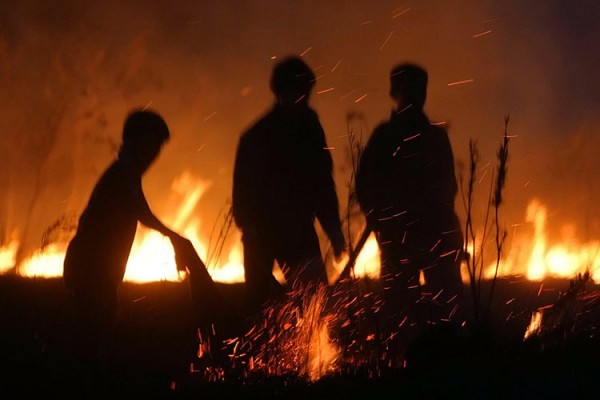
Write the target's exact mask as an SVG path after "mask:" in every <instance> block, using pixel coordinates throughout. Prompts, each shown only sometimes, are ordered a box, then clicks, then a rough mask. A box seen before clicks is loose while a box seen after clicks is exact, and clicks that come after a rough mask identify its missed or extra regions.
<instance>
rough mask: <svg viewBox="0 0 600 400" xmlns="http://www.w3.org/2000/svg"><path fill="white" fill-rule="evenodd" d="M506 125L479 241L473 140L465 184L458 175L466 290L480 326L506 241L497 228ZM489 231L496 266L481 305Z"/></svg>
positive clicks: (504, 168) (476, 151)
mask: <svg viewBox="0 0 600 400" xmlns="http://www.w3.org/2000/svg"><path fill="white" fill-rule="evenodd" d="M508 122H509V116H508V115H507V116H506V117H505V119H504V135H503V141H502V144H501V145H500V149H499V150H498V153H497V160H498V164H497V167H496V169H495V170H494V172H493V173H492V179H491V186H490V191H489V194H488V202H487V206H486V208H485V213H484V216H483V226H482V227H481V230H480V232H481V238H479V237H478V233H477V232H478V230H477V228H476V227H475V226H474V212H475V211H474V200H475V183H476V182H477V181H478V179H479V178H478V176H477V169H478V166H479V162H480V155H479V149H478V146H477V143H476V142H475V141H473V140H471V141H469V177H468V180H467V181H466V192H465V188H464V187H465V181H464V179H463V177H462V175H461V176H460V178H459V181H460V187H461V194H462V199H463V205H464V207H465V214H466V218H465V244H464V251H465V253H466V254H467V255H468V256H467V258H466V261H467V270H468V273H469V287H470V292H471V297H472V301H473V316H474V319H475V323H476V324H480V323H482V322H484V321H482V318H484V319H485V321H488V319H489V317H490V312H491V307H492V302H493V295H494V289H495V285H496V281H497V278H498V270H499V267H500V261H501V257H502V250H503V247H504V242H505V239H506V229H505V228H502V227H501V225H502V224H501V222H500V206H501V205H502V203H503V200H504V199H503V191H504V187H505V184H506V177H507V172H508V156H509V151H508V143H509V135H508ZM492 209H493V211H494V218H493V219H492V220H491V221H490V214H491V211H492ZM492 230H493V234H494V243H495V251H496V264H495V271H494V276H493V278H492V282H491V288H490V291H489V295H488V300H487V304H483V302H482V287H483V285H482V278H483V274H484V268H485V256H484V255H485V250H486V244H487V238H488V235H489V234H490V233H491V231H492Z"/></svg>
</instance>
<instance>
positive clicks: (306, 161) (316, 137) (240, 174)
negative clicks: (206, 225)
mask: <svg viewBox="0 0 600 400" xmlns="http://www.w3.org/2000/svg"><path fill="white" fill-rule="evenodd" d="M314 82H315V76H314V73H313V72H312V70H311V69H310V68H309V67H308V66H307V65H306V64H305V63H304V61H302V60H301V59H300V58H296V57H289V58H286V59H284V60H282V61H281V62H279V63H278V64H277V65H276V66H275V68H274V70H273V74H272V77H271V90H272V91H273V93H274V95H275V97H276V102H275V105H274V106H273V108H272V109H271V110H269V111H268V112H267V113H266V115H264V116H263V117H262V118H260V120H259V121H258V122H256V124H254V125H253V126H252V127H250V128H249V129H248V130H247V131H246V132H245V133H243V135H242V136H241V138H240V141H239V144H238V149H237V155H236V161H235V171H234V177H233V215H234V218H235V222H236V224H237V226H238V227H239V228H240V229H241V231H242V242H243V246H244V267H245V279H246V287H247V290H248V294H249V300H250V302H251V303H252V306H254V307H256V306H259V305H261V304H263V303H264V302H265V301H267V300H271V299H274V298H277V297H278V295H279V294H281V293H284V292H285V291H283V290H282V287H281V285H280V284H279V283H278V282H277V280H276V279H275V278H274V276H273V274H272V269H273V264H274V261H275V260H276V261H277V262H278V263H279V265H280V266H281V267H282V269H283V271H284V273H285V275H286V280H287V281H288V283H289V282H292V284H293V283H294V282H300V283H302V284H304V285H305V286H306V285H308V284H309V283H315V282H324V283H327V273H326V269H325V266H324V261H323V256H322V254H321V250H320V246H319V239H318V236H317V232H316V230H315V218H316V219H318V221H319V222H320V224H321V226H322V227H323V229H324V231H325V233H326V234H327V236H328V238H329V240H330V241H331V244H332V246H333V251H334V255H335V256H336V257H339V256H340V255H341V253H342V252H343V250H344V247H345V241H344V236H343V233H342V230H341V223H340V216H339V204H338V198H337V194H336V190H335V184H334V180H333V177H332V158H331V155H330V153H329V150H328V149H327V143H326V140H325V133H324V132H323V128H322V127H321V123H320V121H319V118H318V116H317V114H316V113H315V111H313V110H312V109H311V108H310V107H309V105H308V100H309V97H310V94H311V91H312V88H313V86H314Z"/></svg>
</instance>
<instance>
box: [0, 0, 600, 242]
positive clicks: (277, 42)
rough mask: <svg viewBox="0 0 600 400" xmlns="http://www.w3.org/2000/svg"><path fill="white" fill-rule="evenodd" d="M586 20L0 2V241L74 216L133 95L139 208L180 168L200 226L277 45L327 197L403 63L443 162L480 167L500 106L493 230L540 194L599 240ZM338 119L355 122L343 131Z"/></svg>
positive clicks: (222, 187) (340, 7)
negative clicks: (321, 144) (298, 60)
mask: <svg viewBox="0 0 600 400" xmlns="http://www.w3.org/2000/svg"><path fill="white" fill-rule="evenodd" d="M599 17H600V3H598V2H597V1H596V0H577V1H568V0H551V1H547V0H520V1H518V0H509V1H507V0H496V1H493V0H484V1H481V0H419V1H417V0H413V1H409V0H405V1H397V0H394V1H387V0H382V1H377V2H374V1H362V0H360V1H341V0H329V1H316V0H315V1H275V0H271V1H266V0H258V1H213V0H206V1H191V0H188V1H171V2H164V1H116V0H108V1H102V2H100V1H98V2H94V1H78V2H58V1H55V2H48V1H39V0H38V1H33V0H20V1H11V0H5V1H3V2H2V3H1V4H0V87H1V88H2V90H0V115H1V118H0V132H2V142H1V143H0V187H1V188H2V189H1V190H0V244H1V243H2V242H6V241H7V240H8V238H9V237H10V236H11V235H17V237H18V238H19V239H20V241H22V242H23V243H25V246H26V248H28V249H33V248H36V247H38V246H39V243H40V240H41V236H42V233H43V232H44V231H45V230H46V229H47V228H48V227H49V226H50V225H52V224H53V223H54V222H55V221H56V220H58V219H59V218H60V217H62V216H65V215H71V214H74V215H77V214H78V213H80V212H81V210H82V208H83V206H84V205H85V202H86V201H87V196H88V195H89V191H90V190H91V187H92V185H93V184H94V182H95V180H96V179H97V178H98V176H99V174H100V173H101V172H102V170H103V169H104V168H105V166H106V165H107V164H108V162H109V161H110V160H111V159H112V157H114V154H115V150H116V148H117V146H118V143H119V140H120V130H121V126H122V123H123V120H124V118H125V116H126V114H127V112H128V111H129V110H130V109H132V108H134V107H144V106H149V107H151V108H153V109H154V110H156V111H158V112H159V113H161V114H162V115H163V116H164V117H165V119H166V121H167V123H168V124H169V126H170V128H171V131H172V135H173V137H172V140H171V141H170V143H169V144H168V145H167V146H166V147H165V150H164V152H163V154H162V155H161V157H160V159H159V160H158V162H157V163H156V164H155V165H154V166H153V167H152V169H151V170H150V171H149V173H148V174H147V175H146V177H145V179H144V187H145V189H146V193H147V196H148V199H149V202H150V204H151V206H152V207H153V209H154V210H155V212H156V213H157V215H159V216H161V215H164V214H165V213H167V212H168V211H169V207H172V203H170V202H169V199H172V197H173V196H174V195H173V193H172V191H171V189H170V188H171V183H172V182H173V181H174V180H175V179H176V178H177V177H178V176H180V174H181V173H182V172H183V171H188V172H189V173H190V174H191V175H192V176H194V177H195V178H196V179H199V180H202V181H205V182H207V183H209V184H210V187H209V189H208V190H207V192H206V193H205V195H204V197H203V198H202V200H201V201H200V202H199V204H198V207H197V210H196V214H197V216H198V217H199V218H200V220H201V221H202V223H203V227H204V228H203V231H205V234H206V235H208V234H209V232H210V229H212V227H213V225H214V224H215V221H216V219H217V215H218V212H219V211H220V210H221V209H223V207H225V206H226V205H227V203H228V201H229V198H230V195H231V179H232V171H233V159H234V156H235V150H236V145H237V139H238V137H239V135H240V134H241V132H242V131H243V130H244V129H245V128H246V127H248V126H249V125H250V124H251V123H252V122H254V121H255V120H256V119H257V118H258V117H259V116H260V115H261V114H262V113H263V112H265V111H266V110H267V108H268V107H270V105H271V104H272V96H271V93H270V92H269V88H268V80H269V76H270V73H271V69H272V66H273V64H274V61H276V60H277V59H278V58H281V57H283V56H285V55H288V54H302V56H303V57H304V59H305V60H306V61H307V63H308V64H309V65H310V66H311V67H312V68H313V69H314V70H315V73H316V75H317V76H318V81H317V84H316V88H315V93H314V95H313V98H312V101H311V104H312V106H313V107H314V108H315V110H316V111H317V112H318V114H319V115H320V118H321V121H322V124H323V126H324V128H325V131H326V134H327V139H328V141H329V145H330V146H333V147H335V150H333V153H332V154H333V157H334V162H335V178H336V181H337V183H338V186H339V193H340V201H341V203H342V204H341V208H342V209H343V208H344V199H345V194H344V192H345V190H346V182H347V179H348V169H347V166H348V164H347V153H346V145H347V137H346V135H347V132H348V130H349V129H352V130H353V132H355V133H358V134H362V135H363V137H364V138H365V140H366V138H367V137H368V135H369V134H370V132H371V130H372V129H373V128H374V126H376V125H377V124H378V123H379V122H380V121H382V120H383V119H385V118H387V116H388V114H389V112H390V109H391V101H390V99H389V97H388V86H387V85H388V73H389V70H390V69H391V68H392V67H393V66H394V64H396V63H399V62H402V61H413V62H417V63H420V64H422V65H423V66H424V67H425V68H426V69H427V70H428V71H429V74H430V87H429V95H428V102H427V104H426V111H427V112H428V114H429V116H430V117H431V119H433V120H436V121H446V122H447V123H448V127H449V135H450V139H451V142H452V145H453V147H454V152H455V158H456V163H457V173H460V172H461V171H463V169H462V167H461V166H462V165H465V163H466V162H467V161H468V143H469V140H470V139H473V140H476V141H477V142H478V143H479V146H480V151H481V155H482V167H484V169H485V165H486V164H488V163H491V164H492V165H493V164H494V162H495V152H496V149H497V147H498V146H499V145H500V142H501V138H502V132H503V129H504V126H503V121H504V117H505V115H506V114H510V118H511V120H510V124H509V134H511V135H515V136H517V137H516V138H515V139H513V140H512V141H511V148H510V149H511V150H510V162H509V177H508V182H507V196H506V199H507V200H506V211H505V212H506V214H505V218H506V220H507V224H513V223H518V222H520V220H522V218H523V212H524V208H525V206H526V204H527V202H528V201H529V200H530V199H531V198H534V197H540V198H541V199H542V201H543V202H545V203H546V204H548V205H549V208H550V216H551V218H553V219H555V220H556V221H557V222H556V223H557V224H561V223H563V222H564V221H571V220H573V221H576V222H577V224H578V227H579V228H580V234H581V236H583V237H584V238H589V237H598V236H597V235H599V234H600V219H599V218H598V211H600V210H599V209H598V206H597V204H596V203H597V201H596V198H597V196H598V195H599V194H600V190H599V189H600V188H599V186H598V181H597V179H596V174H598V172H599V171H600V169H599V166H600V154H599V149H600V146H599V143H598V140H599V139H598V135H596V134H597V133H598V123H600V120H599V119H600V118H599V115H600V113H599V112H598V111H599V110H600V87H599V86H600V84H599V82H600V79H598V78H599V77H598V71H599V70H600V58H599V56H598V54H599V53H598V48H600V46H599V44H600V43H599V41H600V25H599V24H598V18H599ZM463 81H466V82H465V83H462V84H456V85H453V83H456V82H463ZM449 84H450V85H449ZM331 88H333V89H331ZM319 92H322V93H319ZM349 113H357V114H358V115H360V116H362V118H359V119H353V120H352V121H351V124H350V125H348V121H347V115H348V114H349ZM488 169H489V167H488ZM481 186H482V187H481V191H482V193H485V192H486V191H487V188H488V184H486V183H482V185H481Z"/></svg>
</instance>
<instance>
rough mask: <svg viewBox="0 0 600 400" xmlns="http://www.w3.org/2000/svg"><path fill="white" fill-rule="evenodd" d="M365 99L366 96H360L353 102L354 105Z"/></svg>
mask: <svg viewBox="0 0 600 400" xmlns="http://www.w3.org/2000/svg"><path fill="white" fill-rule="evenodd" d="M365 97H367V94H366V93H365V94H363V95H362V96H360V97H359V98H358V99H356V100H354V103H358V102H359V101H361V100H362V99H364V98H365Z"/></svg>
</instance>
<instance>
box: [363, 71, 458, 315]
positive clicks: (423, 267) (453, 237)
mask: <svg viewBox="0 0 600 400" xmlns="http://www.w3.org/2000/svg"><path fill="white" fill-rule="evenodd" d="M427 81H428V76H427V72H426V71H425V70H424V69H423V68H422V67H420V66H418V65H413V64H401V65H398V66H396V67H395V68H393V69H392V71H391V74H390V84H391V88H390V96H391V98H392V99H393V101H394V102H395V108H394V110H393V111H392V114H391V117H390V119H389V120H388V121H387V122H384V123H382V124H381V125H379V126H378V127H377V128H376V129H375V130H374V131H373V133H372V135H371V137H370V138H369V140H368V142H367V144H366V146H365V149H364V151H363V153H362V155H361V159H360V162H359V168H358V171H357V176H356V193H357V197H358V200H359V204H360V206H361V209H362V211H363V212H364V214H365V215H366V218H367V226H368V228H369V229H371V230H372V231H373V232H375V234H376V237H377V241H378V244H379V248H380V257H381V276H382V280H383V281H384V282H385V288H386V290H385V291H384V299H386V303H388V305H389V308H390V309H392V310H394V312H400V313H402V312H406V314H405V315H412V316H415V313H414V312H411V311H410V310H413V311H414V309H415V305H416V303H417V301H418V302H419V303H421V306H422V305H423V304H428V306H427V307H424V308H423V307H421V308H420V309H421V311H420V312H417V316H416V317H415V318H417V317H418V318H420V319H425V320H427V321H429V322H431V321H432V320H437V321H438V322H439V320H440V319H444V320H446V319H450V318H451V317H452V316H453V315H454V314H455V313H456V309H455V308H454V306H455V305H456V304H458V303H457V302H458V301H459V300H460V299H461V297H462V291H463V285H462V279H461V275H460V264H461V257H462V254H463V252H462V247H463V233H462V230H461V226H460V222H459V218H458V216H457V214H456V212H455V208H454V201H455V197H456V194H457V183H456V177H455V174H454V157H453V153H452V148H451V145H450V142H449V139H448V135H447V132H446V130H445V129H444V128H442V127H441V126H436V125H432V124H431V123H430V121H429V119H428V117H427V115H426V114H425V112H424V111H423V107H424V104H425V99H426V92H427ZM423 277H424V281H423V279H420V278H423ZM407 310H409V311H407ZM423 310H425V311H423ZM434 323H435V321H434Z"/></svg>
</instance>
